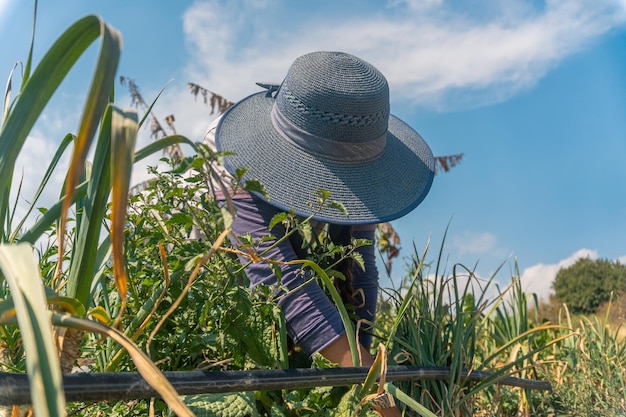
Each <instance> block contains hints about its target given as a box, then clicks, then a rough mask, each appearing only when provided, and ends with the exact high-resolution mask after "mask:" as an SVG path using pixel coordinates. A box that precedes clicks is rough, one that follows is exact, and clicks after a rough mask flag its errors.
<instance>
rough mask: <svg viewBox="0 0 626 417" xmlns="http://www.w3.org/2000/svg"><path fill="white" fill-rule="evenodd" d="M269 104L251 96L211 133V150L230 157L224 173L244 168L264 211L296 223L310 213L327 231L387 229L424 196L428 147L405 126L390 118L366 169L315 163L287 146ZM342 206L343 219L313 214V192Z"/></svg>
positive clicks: (429, 175) (327, 210)
mask: <svg viewBox="0 0 626 417" xmlns="http://www.w3.org/2000/svg"><path fill="white" fill-rule="evenodd" d="M274 101H275V100H274V98H272V97H268V95H267V94H266V93H264V92H262V93H257V94H253V95H251V96H249V97H247V98H245V99H243V100H242V101H240V102H238V103H237V104H235V105H234V106H232V107H231V108H230V109H229V110H228V111H227V112H226V113H225V114H224V115H223V116H222V119H221V120H220V122H219V124H218V126H217V129H216V134H215V136H216V146H217V149H218V150H220V151H227V152H231V153H232V155H229V156H227V157H226V158H225V162H224V166H225V168H226V169H227V170H228V171H229V172H231V173H234V172H235V170H236V169H237V168H246V173H245V175H244V180H250V179H255V180H258V181H259V182H260V183H261V184H262V185H263V186H264V187H265V189H266V190H267V193H268V195H269V200H268V199H267V198H264V197H263V196H261V197H262V198H264V199H265V200H267V201H268V203H270V204H271V205H273V206H275V207H277V208H279V209H281V210H285V211H288V210H290V209H293V210H294V212H295V213H296V214H298V215H301V216H309V215H311V214H314V218H315V219H317V220H320V221H324V222H329V223H335V224H370V223H383V222H388V221H391V220H394V219H397V218H399V217H402V216H404V215H405V214H407V213H409V212H410V211H412V210H413V209H414V208H415V207H417V206H418V205H419V204H420V203H421V202H422V200H424V198H425V197H426V195H427V194H428V191H429V190H430V186H431V184H432V182H433V178H434V158H433V154H432V152H431V150H430V147H429V146H428V144H427V143H426V142H425V141H424V139H422V137H421V136H420V135H419V134H418V133H417V132H416V131H415V130H413V129H412V128H411V127H410V126H408V125H407V124H405V123H404V122H402V121H401V120H400V119H398V118H396V117H394V116H390V119H389V128H388V132H387V141H386V145H385V149H384V150H383V152H382V153H381V154H380V155H379V156H378V157H376V158H375V159H373V160H369V161H366V162H350V163H345V162H343V163H342V162H337V161H331V160H324V159H319V158H316V157H313V156H311V155H310V154H308V153H307V152H305V151H303V150H302V149H300V148H298V147H297V146H295V145H294V144H292V143H290V142H288V141H287V140H285V139H284V138H282V137H281V136H280V134H279V133H278V132H276V130H275V128H274V126H273V124H272V121H271V119H270V111H271V109H272V106H273V105H274ZM320 190H326V191H328V192H329V193H330V198H329V200H330V201H335V202H339V203H341V204H343V206H344V207H345V209H346V210H347V212H348V216H346V214H345V213H344V212H342V211H341V210H339V209H337V208H333V207H330V206H328V205H326V206H324V207H321V208H320V207H319V204H318V200H319V191H320Z"/></svg>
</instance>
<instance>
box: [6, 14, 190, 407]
mask: <svg viewBox="0 0 626 417" xmlns="http://www.w3.org/2000/svg"><path fill="white" fill-rule="evenodd" d="M35 8H36V6H35ZM97 39H100V41H101V44H100V50H99V54H98V57H97V62H96V67H95V71H94V75H93V78H92V83H91V87H90V90H89V92H88V93H87V96H86V97H87V98H86V102H85V106H84V109H83V115H82V117H81V121H80V125H79V128H78V133H77V134H76V135H75V136H74V135H67V136H66V137H65V138H64V139H63V141H62V142H61V145H60V146H59V150H58V151H57V153H56V155H55V156H54V158H53V160H52V162H51V165H50V167H49V169H48V171H47V173H46V175H45V176H44V179H43V180H42V183H41V186H40V190H41V189H43V188H44V187H45V186H46V185H47V182H48V179H49V178H50V173H51V172H52V171H53V170H54V169H55V168H56V164H57V162H58V160H59V158H60V155H62V154H63V153H64V152H65V151H66V149H67V148H68V145H69V143H70V142H73V144H74V150H73V154H72V157H71V161H70V165H69V168H68V171H67V174H66V179H65V185H64V190H63V192H60V193H59V194H60V195H62V198H61V200H59V202H57V203H56V204H53V205H52V206H51V207H49V208H48V209H47V210H44V212H43V215H42V216H41V217H40V218H39V220H38V221H37V222H36V223H35V224H34V225H33V226H31V227H28V228H23V226H24V225H25V221H24V220H22V221H19V222H18V223H17V224H18V227H17V228H14V221H15V219H14V216H15V212H16V211H15V207H14V206H12V205H11V204H10V202H9V196H10V191H11V185H12V177H13V169H14V167H15V161H16V159H17V157H18V156H19V154H20V151H21V150H22V147H23V145H24V142H25V141H26V140H27V137H28V134H29V132H30V130H31V129H32V127H33V125H34V124H35V122H36V121H37V119H38V118H39V115H40V114H41V112H42V111H43V109H44V107H45V105H46V103H47V102H48V101H49V99H50V97H51V96H52V95H53V94H54V93H55V92H56V91H57V89H58V88H59V86H60V84H61V82H62V81H63V80H64V79H65V77H66V76H67V74H68V73H69V71H70V70H71V68H72V67H73V66H74V64H75V63H76V61H77V60H78V59H79V58H80V57H81V56H82V55H83V53H84V52H85V51H86V50H87V48H88V47H89V46H90V45H91V44H92V43H93V42H94V41H95V40H97ZM33 43H34V39H33ZM120 49H121V36H120V35H119V33H118V32H117V31H116V30H115V29H113V28H111V27H110V26H109V25H107V24H106V23H105V22H103V21H102V20H101V19H100V18H98V17H96V16H87V17H85V18H83V19H80V20H78V21H77V22H75V23H74V24H73V25H72V26H70V27H69V28H68V29H67V30H66V31H65V32H64V33H63V34H62V35H61V36H60V37H59V38H58V40H57V41H56V42H55V43H54V44H53V46H52V47H51V48H50V49H49V50H48V52H47V53H46V54H45V56H44V57H43V58H42V60H41V62H40V63H39V64H38V65H37V66H36V67H35V68H34V70H33V71H32V73H31V66H32V62H31V59H32V58H31V57H32V45H31V50H30V52H29V58H28V60H27V62H26V65H25V68H24V72H23V75H22V84H21V88H20V90H19V92H18V94H17V95H16V98H15V99H13V100H11V91H12V77H13V73H12V74H11V76H10V79H9V83H8V88H7V91H6V93H5V100H4V105H3V115H2V128H1V131H0V180H1V181H2V182H1V183H2V184H4V185H3V187H4V188H3V194H2V200H1V204H0V238H1V240H2V242H4V244H5V245H7V246H6V247H3V249H2V250H3V251H4V253H6V254H7V256H5V258H4V259H5V261H4V263H3V265H2V272H3V278H4V280H3V282H2V285H3V287H4V290H3V293H4V295H5V296H6V298H5V299H4V300H3V301H2V302H1V303H0V304H1V308H2V309H3V311H5V314H3V316H2V319H3V323H5V324H6V323H11V321H12V320H13V317H14V315H15V314H16V315H17V317H18V325H19V329H20V334H21V336H22V338H23V339H24V342H25V345H26V346H30V348H27V349H26V350H25V351H24V355H25V362H26V368H27V370H28V374H29V380H30V381H31V391H32V392H31V395H32V398H33V405H34V408H35V412H36V414H37V415H40V416H45V415H62V414H63V409H64V406H65V405H64V401H63V395H62V393H61V392H62V384H61V383H60V373H59V369H60V367H59V366H60V364H59V359H58V356H57V355H55V354H53V352H54V349H55V348H54V347H55V343H54V340H53V338H52V336H51V335H49V334H48V330H46V329H48V328H49V326H50V325H51V323H52V322H51V321H50V318H48V315H47V304H51V305H53V306H54V309H55V310H56V312H55V313H53V316H52V318H53V322H54V324H55V332H56V334H57V336H58V337H59V340H60V341H62V345H63V347H62V354H61V357H62V358H67V359H68V361H69V365H68V366H66V367H64V369H68V368H69V369H71V366H72V365H73V361H74V360H75V359H76V357H75V356H74V354H75V353H77V352H78V351H79V350H78V346H80V344H81V343H82V339H83V334H84V331H85V330H87V331H97V332H99V333H104V334H106V335H108V336H110V337H113V338H115V339H116V341H118V342H119V343H122V344H123V345H124V347H125V348H126V349H130V350H131V351H132V352H131V354H132V355H133V357H134V359H135V360H136V362H135V364H136V365H137V366H138V368H139V369H140V371H141V372H145V374H144V375H145V376H146V378H148V379H150V380H152V381H153V383H155V384H156V385H155V386H157V387H158V389H159V390H161V393H162V394H163V395H164V396H165V397H166V398H168V402H170V403H171V404H172V407H174V408H175V409H176V410H178V412H180V413H182V414H183V415H185V414H187V413H188V410H187V409H186V407H185V406H184V405H183V404H182V402H180V401H179V400H178V398H177V397H176V395H175V391H174V390H173V388H172V387H171V386H170V385H169V383H167V381H166V380H165V379H164V378H163V377H162V375H161V374H160V373H159V372H158V370H157V369H156V368H155V367H150V363H149V362H147V363H146V362H143V359H139V358H140V357H141V356H142V355H141V353H140V351H139V350H138V349H137V348H136V346H134V345H133V344H132V343H129V342H128V340H127V338H125V337H124V336H123V335H122V334H121V333H119V332H118V331H117V330H116V329H114V328H111V327H106V326H103V325H100V324H97V323H95V322H91V321H89V320H86V319H85V318H82V317H80V316H84V315H85V314H86V312H87V311H88V309H89V308H90V307H91V303H92V301H93V300H92V285H93V282H94V280H96V279H97V277H99V276H100V273H101V268H102V267H103V266H104V265H105V264H106V263H107V262H109V253H112V255H113V257H112V264H113V268H114V277H115V282H116V290H117V292H118V294H119V295H120V297H121V299H122V305H123V304H124V302H125V301H124V300H125V298H126V288H127V276H126V272H125V267H124V258H123V241H124V239H123V229H124V224H125V212H126V204H127V197H128V185H129V180H130V172H131V167H132V163H133V157H134V156H135V155H134V153H135V150H134V143H135V137H136V132H137V129H138V124H139V122H138V118H137V115H136V113H135V111H134V110H121V109H119V108H117V107H115V106H114V105H113V104H112V103H111V102H110V100H111V98H112V92H113V83H114V77H115V71H116V68H117V63H118V60H119V56H120ZM96 136H97V145H96V149H95V154H94V158H93V161H92V162H91V163H87V161H86V157H87V153H88V151H89V149H90V147H91V144H92V142H93V139H94V137H96ZM171 140H172V139H171V138H170V141H171ZM174 140H176V141H178V142H181V141H186V139H185V138H182V137H177V138H175V139H174ZM165 142H167V141H161V142H160V143H159V144H158V145H156V146H155V145H153V146H152V147H150V149H148V150H144V151H143V152H140V153H139V155H138V158H142V157H145V156H146V155H147V154H148V153H149V152H150V151H153V152H154V150H155V149H159V147H163V146H165V145H164V144H165ZM39 194H40V191H38V192H37V195H36V196H35V197H38V195H39ZM110 197H111V199H110V202H111V208H112V211H111V219H110V223H108V212H107V208H108V207H109V204H108V202H109V198H110ZM35 204H37V198H34V199H33V200H32V202H31V207H30V208H29V209H28V212H30V211H32V209H33V207H35ZM71 207H73V209H74V212H75V215H76V218H75V222H74V223H73V224H74V227H73V229H72V230H71V231H70V232H69V235H70V236H72V238H73V239H72V241H71V242H70V244H69V247H68V248H67V249H66V245H67V244H66V242H67V241H66V238H67V236H68V235H66V230H67V225H68V222H69V218H68V213H69V210H70V208H71ZM55 225H56V226H57V227H58V232H56V238H57V241H56V247H57V249H58V256H57V258H56V259H55V260H54V261H55V262H56V268H55V270H54V273H53V274H52V276H51V277H50V279H51V280H50V281H49V282H48V283H49V284H50V287H48V288H47V290H44V282H43V281H42V279H41V278H40V274H39V273H38V270H39V267H38V264H37V260H36V259H35V258H34V256H32V249H31V245H32V244H34V243H35V242H36V241H37V240H38V239H40V238H42V237H43V236H44V233H46V232H47V231H49V230H50V229H51V227H53V226H55ZM103 227H106V228H104V229H103ZM108 227H110V234H109V232H108V231H107V228H108ZM103 231H104V233H105V235H106V236H104V237H103ZM18 243H19V244H18ZM16 271H30V272H28V275H29V276H30V277H31V278H30V279H29V280H28V281H25V282H28V287H24V285H23V284H21V283H20V282H19V281H16V280H15V279H14V278H13V276H14V275H15V274H16ZM48 272H49V271H48ZM24 279H26V278H24ZM37 294H45V295H44V296H43V297H41V296H39V295H37ZM33 297H34V298H33ZM61 311H65V312H69V313H71V314H74V315H75V317H71V318H68V316H67V315H65V316H62V315H60V314H61V313H60V312H61ZM121 311H122V312H123V308H122V309H121ZM100 313H106V312H100ZM99 316H100V317H101V318H102V317H103V315H102V314H99ZM104 316H106V314H104ZM35 317H36V319H34V318H35ZM104 318H105V319H106V317H104ZM120 319H121V314H120V317H118V321H119V320H120ZM9 328H10V327H9ZM29 340H36V345H33V344H32V342H29ZM35 346H38V347H39V348H35ZM63 353H65V354H66V355H64V354H63ZM67 353H70V354H67ZM5 356H6V355H5ZM137 360H139V361H137ZM144 365H146V366H147V367H146V366H144ZM155 378H156V379H155ZM156 381H158V383H156Z"/></svg>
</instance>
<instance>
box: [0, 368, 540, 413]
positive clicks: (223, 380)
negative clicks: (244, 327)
mask: <svg viewBox="0 0 626 417" xmlns="http://www.w3.org/2000/svg"><path fill="white" fill-rule="evenodd" d="M367 372H368V368H330V369H313V368H312V369H309V368H306V369H288V370H255V371H221V372H214V371H211V372H203V371H171V372H163V374H164V375H165V377H166V378H167V379H168V380H169V381H170V383H171V384H172V385H173V386H174V388H175V389H176V391H177V392H178V393H179V394H181V395H186V394H206V393H225V392H242V391H268V390H277V389H296V388H311V387H322V386H342V385H352V384H358V383H361V382H363V381H364V380H365V377H366V375H367ZM449 378H450V369H449V368H442V367H416V366H391V367H389V368H387V380H388V381H409V380H448V379H449ZM487 378H493V379H494V382H497V383H499V384H502V385H510V386H516V387H521V388H529V389H537V390H550V389H551V386H550V383H548V382H545V381H535V380H529V379H521V378H514V377H499V376H497V375H496V374H493V373H490V372H484V371H472V372H463V374H462V379H463V380H466V381H480V380H483V379H487ZM63 389H64V391H65V399H66V401H68V402H74V401H86V402H88V401H103V400H121V399H138V398H151V397H158V396H159V395H158V394H157V392H156V391H155V390H154V389H153V388H152V387H151V386H150V385H149V384H148V383H147V382H146V381H145V380H144V379H143V377H142V376H141V375H140V374H139V373H137V372H123V373H120V372H116V373H106V372H105V373H76V374H65V375H63ZM30 403H31V398H30V387H29V385H28V376H27V375H26V374H14V373H4V372H0V405H14V404H30Z"/></svg>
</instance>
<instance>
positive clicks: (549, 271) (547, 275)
mask: <svg viewBox="0 0 626 417" xmlns="http://www.w3.org/2000/svg"><path fill="white" fill-rule="evenodd" d="M581 258H590V259H598V252H597V251H595V250H591V249H579V250H578V251H576V252H574V253H573V254H572V255H571V256H569V257H567V258H565V259H562V260H561V261H559V262H557V263H555V264H548V265H546V264H537V265H534V266H531V267H528V268H526V269H524V271H523V272H522V286H523V288H524V291H526V292H531V293H535V294H537V297H538V298H539V299H544V300H547V299H548V298H549V296H550V294H551V293H552V282H554V279H555V278H556V274H557V273H558V272H559V270H560V269H561V268H567V267H569V266H572V265H573V264H574V263H575V262H576V261H577V260H578V259H581ZM625 258H626V257H625Z"/></svg>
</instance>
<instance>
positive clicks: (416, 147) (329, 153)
mask: <svg viewBox="0 0 626 417" xmlns="http://www.w3.org/2000/svg"><path fill="white" fill-rule="evenodd" d="M205 141H207V142H208V143H209V145H213V146H214V147H215V148H216V149H217V150H219V151H225V152H228V153H229V155H228V156H227V157H226V158H225V163H224V167H225V169H226V171H225V172H224V174H225V175H228V173H234V172H236V170H237V169H238V168H245V170H246V171H245V174H244V177H243V178H244V180H248V179H254V180H258V181H259V182H260V183H261V184H262V185H263V186H264V188H265V189H266V191H267V195H265V196H264V195H260V194H259V195H257V194H255V193H247V192H237V193H235V194H234V195H232V198H233V204H234V206H235V208H236V214H237V215H236V217H235V220H234V224H233V231H234V233H235V234H236V235H244V234H248V235H250V236H251V237H252V239H253V241H256V242H258V247H257V250H258V251H259V252H262V251H265V250H268V251H267V252H266V253H265V254H264V257H266V258H271V259H275V260H278V261H291V260H295V259H298V258H299V255H298V253H297V252H298V250H299V247H298V245H297V244H294V241H293V239H285V240H283V241H282V242H281V237H282V236H283V235H284V233H285V230H284V228H282V226H281V225H277V226H276V227H274V228H273V229H272V230H271V231H270V230H269V228H268V225H269V224H270V221H271V220H272V218H273V217H274V215H275V214H277V213H279V212H281V211H289V210H293V211H294V212H295V213H296V214H297V215H300V216H303V217H307V216H310V215H313V219H315V220H316V221H319V222H325V223H328V224H330V225H333V228H335V229H338V230H339V232H340V234H341V233H343V235H344V236H343V239H344V242H345V241H346V239H347V241H349V240H350V238H352V237H354V238H359V239H368V240H371V241H373V240H374V230H375V227H376V224H377V223H381V222H388V221H391V220H394V219H397V218H399V217H401V216H403V215H405V214H407V213H409V212H410V211H411V210H413V209H414V208H415V207H417V205H419V204H420V203H421V202H422V200H423V199H424V198H425V197H426V194H427V193H428V191H429V190H430V186H431V184H432V180H433V176H434V160H433V156H432V153H431V151H430V148H429V147H428V145H427V144H426V142H424V140H423V139H422V138H421V136H420V135H419V134H418V133H417V132H415V131H414V130H413V129H411V128H410V127H409V126H408V125H406V124H405V123H404V122H402V121H400V120H399V119H397V118H396V117H394V116H392V115H390V112H389V87H388V84H387V81H386V79H385V77H384V76H383V75H382V74H381V73H380V72H379V71H378V70H377V69H376V68H374V67H373V66H372V65H371V64H369V63H367V62H365V61H363V60H361V59H359V58H357V57H355V56H353V55H350V54H346V53H341V52H313V53H310V54H306V55H303V56H301V57H299V58H297V59H296V60H295V61H294V63H293V64H292V65H291V67H290V69H289V71H288V73H287V75H286V77H285V79H284V81H283V83H282V84H281V85H280V86H270V87H269V88H268V90H267V91H266V92H261V93H257V94H253V95H251V96H249V97H247V98H245V99H243V100H242V101H240V102H239V103H237V104H235V105H234V106H233V107H231V108H230V109H229V110H228V111H227V112H226V113H225V114H224V115H223V116H222V117H221V118H220V119H219V120H218V121H216V122H215V123H214V124H213V126H212V127H211V128H210V129H209V132H208V133H207V136H206V138H205ZM320 190H325V191H327V192H329V193H330V200H332V201H334V202H338V203H341V206H343V207H344V208H345V211H343V210H341V209H340V208H338V206H337V205H324V206H323V207H321V208H320V207H319V206H318V205H317V203H316V202H317V201H318V198H319V194H318V193H319V191H320ZM346 212H347V214H346ZM346 233H347V234H346ZM270 234H271V235H273V236H275V238H276V241H279V242H280V243H279V244H278V245H275V243H276V241H264V240H262V239H261V238H263V237H265V236H268V235H270ZM233 243H235V244H237V239H236V238H234V239H233ZM358 251H359V252H360V253H361V255H362V257H363V260H364V263H365V270H362V269H360V268H358V267H356V268H355V267H353V268H352V269H351V273H352V282H351V285H352V287H353V289H354V290H355V292H354V293H353V294H355V298H356V299H357V300H356V301H357V302H356V304H359V308H358V309H357V311H356V312H357V314H358V315H359V316H360V317H361V318H363V319H365V320H367V321H369V322H373V319H374V313H375V311H376V300H377V289H378V272H377V270H376V260H375V252H374V246H373V245H369V246H365V247H361V248H359V249H358ZM241 260H242V263H244V264H245V265H247V267H246V274H247V276H248V278H249V279H250V283H251V285H253V286H254V285H257V284H259V283H263V284H267V285H275V284H276V283H277V278H276V276H275V275H274V274H273V272H272V269H271V268H270V266H269V265H267V264H264V263H262V262H258V263H250V262H249V259H247V258H245V259H244V258H242V259H241ZM300 269H301V268H300V266H299V265H284V266H282V267H281V280H280V283H281V285H282V288H284V289H286V290H287V292H286V294H285V295H284V296H282V297H280V299H279V305H280V306H281V308H282V309H283V312H284V315H285V319H286V322H287V328H288V333H289V335H290V336H291V337H292V338H293V340H294V342H295V343H296V344H298V345H299V346H300V347H301V348H302V349H303V350H304V351H305V352H307V353H309V354H313V353H315V352H319V353H320V354H322V355H323V356H324V357H326V358H327V359H328V360H330V361H332V362H335V363H337V364H339V365H340V366H352V365H353V363H352V357H351V354H350V349H349V344H348V338H347V337H346V334H345V329H344V327H343V324H342V321H341V318H340V316H339V313H338V311H337V309H336V307H335V306H334V305H333V303H332V302H331V301H330V300H329V299H328V297H327V296H326V295H325V293H324V291H323V289H322V288H321V287H320V286H319V284H318V283H317V282H316V281H315V280H311V279H310V277H308V276H304V275H303V274H302V273H301V270H300ZM305 282H308V284H306V285H303V284H304V283H305ZM359 336H360V340H359V341H360V350H361V357H362V365H363V366H369V365H371V364H372V362H373V358H372V356H371V355H370V353H369V347H370V345H371V343H372V339H371V335H369V334H368V332H360V334H359ZM384 400H387V399H386V398H383V399H381V401H383V402H384ZM383 405H389V404H383ZM396 413H397V409H396V408H395V407H391V408H389V409H388V411H387V412H385V415H386V416H392V415H397V414H396Z"/></svg>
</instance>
